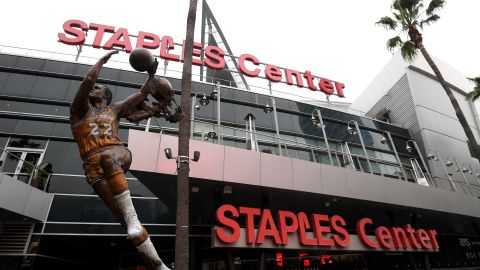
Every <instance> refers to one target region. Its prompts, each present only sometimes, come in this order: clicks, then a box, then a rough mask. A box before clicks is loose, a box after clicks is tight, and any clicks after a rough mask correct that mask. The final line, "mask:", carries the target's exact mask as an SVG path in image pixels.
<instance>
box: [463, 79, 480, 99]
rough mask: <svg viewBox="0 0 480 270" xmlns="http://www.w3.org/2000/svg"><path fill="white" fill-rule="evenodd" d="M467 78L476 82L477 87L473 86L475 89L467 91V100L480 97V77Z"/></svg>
mask: <svg viewBox="0 0 480 270" xmlns="http://www.w3.org/2000/svg"><path fill="white" fill-rule="evenodd" d="M467 79H469V80H470V81H472V82H474V83H475V87H474V88H473V91H471V92H468V93H467V96H466V97H465V98H466V99H467V100H471V101H475V100H477V99H478V98H479V97H480V77H475V78H467Z"/></svg>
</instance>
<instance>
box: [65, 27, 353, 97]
mask: <svg viewBox="0 0 480 270" xmlns="http://www.w3.org/2000/svg"><path fill="white" fill-rule="evenodd" d="M89 30H93V31H96V34H95V38H94V40H93V44H92V46H93V47H94V48H97V49H100V48H102V49H105V50H112V49H113V48H119V49H124V50H125V51H126V52H127V53H130V52H131V51H132V48H133V46H132V44H133V43H132V41H131V40H130V35H129V33H128V30H127V29H126V28H118V29H116V28H115V27H113V26H108V25H103V24H97V23H90V24H87V23H86V22H83V21H80V20H68V21H66V22H65V23H64V24H63V31H64V33H58V38H59V40H60V42H62V43H64V44H67V45H82V44H84V43H85V41H86V35H85V32H86V31H89ZM107 34H108V35H109V36H110V37H109V38H106V37H105V36H106V35H107ZM135 48H146V49H151V50H157V49H160V52H159V55H160V58H162V59H165V60H170V61H176V62H183V61H184V48H185V41H183V46H182V48H176V47H175V43H174V40H173V38H172V37H170V36H163V37H162V38H160V37H159V36H158V35H156V34H153V33H148V32H143V31H140V32H138V37H137V40H136V42H135ZM204 52H205V58H204V59H203V61H202V59H201V54H202V44H200V43H197V42H194V43H193V52H192V53H193V59H192V64H193V65H197V66H206V67H207V68H209V69H214V70H221V69H224V67H225V59H224V56H225V52H224V51H223V50H222V49H221V48H219V47H217V46H211V45H210V46H207V47H206V48H204ZM261 67H263V72H264V74H265V77H266V78H267V79H268V80H269V81H271V82H284V83H286V84H288V85H293V84H295V85H296V86H297V87H300V88H303V87H308V89H310V90H311V91H321V92H323V93H325V94H326V95H337V96H339V97H344V94H343V89H344V88H345V85H344V84H343V83H341V82H336V81H333V80H330V79H326V78H321V77H318V76H314V75H313V74H312V72H311V71H309V70H306V71H305V72H303V73H302V72H299V71H296V70H291V69H287V68H283V69H282V68H279V67H277V66H275V65H270V64H261V63H260V60H259V59H258V58H257V57H255V56H253V55H251V54H242V55H240V57H238V69H239V71H240V72H241V73H242V74H244V75H245V76H248V77H257V76H259V75H260V73H261V72H262V70H261V69H260V68H261ZM294 80H295V82H294Z"/></svg>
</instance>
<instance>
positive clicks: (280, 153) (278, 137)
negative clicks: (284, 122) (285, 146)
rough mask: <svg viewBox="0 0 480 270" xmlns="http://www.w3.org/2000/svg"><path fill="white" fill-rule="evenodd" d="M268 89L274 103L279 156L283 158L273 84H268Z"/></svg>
mask: <svg viewBox="0 0 480 270" xmlns="http://www.w3.org/2000/svg"><path fill="white" fill-rule="evenodd" d="M268 89H269V90H270V100H271V101H272V108H273V121H274V122H275V132H276V134H277V145H278V154H279V155H280V156H283V154H282V145H281V144H280V130H279V129H278V118H277V105H276V104H275V99H274V98H273V95H272V83H269V84H268Z"/></svg>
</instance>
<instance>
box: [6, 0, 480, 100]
mask: <svg viewBox="0 0 480 270" xmlns="http://www.w3.org/2000/svg"><path fill="white" fill-rule="evenodd" d="M428 2H429V1H425V3H426V4H427V3H428ZM208 3H209V5H210V8H211V9H212V11H213V13H214V15H215V17H216V19H217V21H218V23H219V24H220V27H221V28H222V31H223V33H224V34H225V36H226V39H227V41H228V43H229V45H230V47H231V49H232V51H233V53H234V55H241V54H244V53H249V54H252V55H254V56H256V57H257V58H258V59H259V60H260V61H261V62H264V63H269V64H273V65H276V66H280V67H285V68H289V69H293V70H298V71H302V72H303V71H305V70H310V71H312V73H313V74H314V75H317V76H320V77H324V78H329V79H332V80H335V81H340V82H343V83H344V84H345V89H344V93H345V98H343V99H339V98H333V99H332V100H336V101H345V102H353V101H354V100H355V98H356V97H357V96H358V95H360V94H361V92H362V91H363V90H364V89H365V88H366V87H367V86H368V84H369V83H370V82H371V81H372V80H373V78H374V77H375V76H376V75H377V74H378V73H379V72H380V70H381V69H382V68H383V67H384V66H385V65H386V63H387V62H388V61H389V60H390V59H391V57H392V53H390V52H389V51H388V50H387V49H386V46H385V43H386V41H387V39H388V38H390V37H393V36H394V35H396V34H397V33H396V32H389V31H386V30H384V29H383V28H381V27H378V26H375V22H376V21H378V19H379V18H380V17H382V16H385V15H390V14H391V13H390V5H391V1H390V0H369V1H356V0H329V1H327V0H296V1H288V2H287V1H283V0H262V1H259V0H241V1H231V0H208ZM200 4H201V1H199V6H200ZM188 5H189V1H187V0H176V1H161V0H156V1H153V0H152V1H150V0H137V1H129V2H124V1H92V0H84V1H81V2H80V1H79V2H76V4H74V2H70V1H57V0H44V1H38V0H23V1H4V3H2V11H3V12H2V15H1V16H0V25H1V26H0V52H2V51H3V52H12V51H17V50H14V49H12V48H11V47H21V48H28V49H35V50H42V51H54V52H64V53H68V54H75V53H76V48H75V47H74V46H68V45H65V44H62V43H59V42H58V38H57V34H58V33H61V32H63V29H62V25H63V23H64V22H65V21H67V20H69V19H77V20H82V21H84V22H86V23H99V24H104V25H111V26H115V27H116V28H118V27H125V28H127V29H128V31H129V33H130V34H137V33H138V31H146V32H151V33H155V34H157V35H159V36H160V37H161V36H163V35H169V36H172V37H173V39H174V40H175V41H176V42H180V41H181V40H182V39H184V38H185V32H186V17H187V12H188ZM199 10H200V9H199ZM479 10H480V1H478V0H447V3H446V5H445V8H444V9H443V10H441V11H440V12H439V15H440V17H441V19H440V21H439V22H437V23H436V24H433V25H432V26H429V27H427V28H425V29H424V31H423V41H424V45H425V47H426V49H427V50H428V52H429V53H431V54H432V55H435V56H436V57H437V58H439V59H442V60H443V61H445V62H446V63H448V64H450V65H451V66H453V67H454V68H455V69H457V70H459V71H460V72H461V73H462V74H464V75H465V76H466V77H476V76H480V66H479V63H480V49H479V48H480V35H478V27H479V26H480V16H478V15H477V14H478V11H479ZM200 17H201V13H200V12H199V13H198V15H197V23H196V37H195V41H197V42H200V34H199V32H200V27H201V25H200ZM2 46H4V47H2ZM5 46H7V47H5ZM23 52H24V51H23V50H22V52H21V53H23ZM29 53H31V52H29ZM103 53H104V52H102V51H100V50H94V49H90V50H88V49H86V50H85V52H84V55H85V56H92V57H99V56H101V55H103ZM46 55H48V53H46ZM47 57H48V56H47ZM115 57H117V56H115ZM118 57H120V56H118ZM124 57H126V55H124ZM125 59H126V58H125ZM0 65H1V63H0ZM255 83H259V84H261V86H262V87H267V85H268V84H267V81H263V82H255ZM284 88H285V86H284ZM285 91H291V93H296V94H299V95H303V94H305V95H307V94H309V95H308V97H309V98H315V99H319V100H325V96H324V95H323V94H319V93H315V96H312V95H311V94H312V93H308V92H311V91H309V90H308V89H307V88H297V87H296V86H288V87H287V89H286V90H285Z"/></svg>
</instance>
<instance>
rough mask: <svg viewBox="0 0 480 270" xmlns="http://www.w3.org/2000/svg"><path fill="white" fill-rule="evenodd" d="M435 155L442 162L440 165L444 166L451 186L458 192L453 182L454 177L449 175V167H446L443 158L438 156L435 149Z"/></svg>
mask: <svg viewBox="0 0 480 270" xmlns="http://www.w3.org/2000/svg"><path fill="white" fill-rule="evenodd" d="M433 151H434V152H435V154H436V155H437V157H438V160H440V163H441V164H442V167H443V170H444V171H445V175H446V176H447V178H448V180H449V181H450V186H451V187H452V189H453V191H458V188H457V187H456V186H455V183H454V182H453V178H452V176H451V175H450V174H449V173H448V170H447V167H446V166H445V163H443V159H442V157H441V156H440V155H439V154H438V152H437V150H436V149H433Z"/></svg>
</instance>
